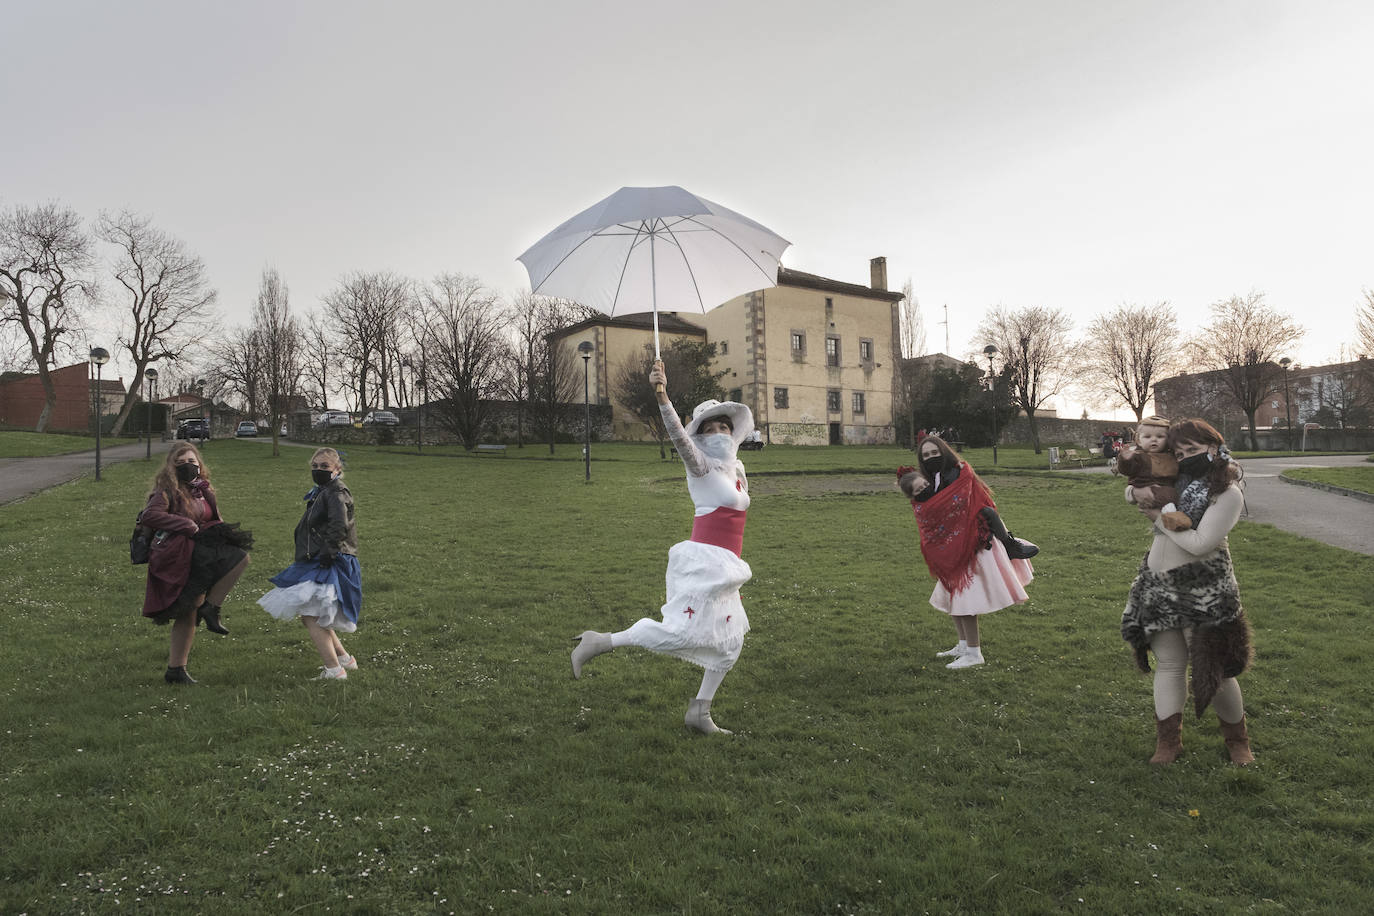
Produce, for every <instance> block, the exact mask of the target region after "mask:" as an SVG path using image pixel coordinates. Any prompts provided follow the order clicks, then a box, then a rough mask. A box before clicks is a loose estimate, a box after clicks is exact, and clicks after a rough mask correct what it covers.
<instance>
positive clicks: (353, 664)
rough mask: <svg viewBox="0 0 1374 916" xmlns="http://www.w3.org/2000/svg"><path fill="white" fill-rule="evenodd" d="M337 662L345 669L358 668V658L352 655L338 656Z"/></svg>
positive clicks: (352, 669)
mask: <svg viewBox="0 0 1374 916" xmlns="http://www.w3.org/2000/svg"><path fill="white" fill-rule="evenodd" d="M339 664H340V665H342V666H343V668H344V670H345V671H357V670H358V660H357V659H356V658H354V657H353V656H352V655H344V656H340V658H339Z"/></svg>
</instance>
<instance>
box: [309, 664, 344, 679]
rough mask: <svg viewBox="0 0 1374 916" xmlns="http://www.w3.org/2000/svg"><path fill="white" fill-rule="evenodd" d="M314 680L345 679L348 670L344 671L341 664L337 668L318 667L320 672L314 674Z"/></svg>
mask: <svg viewBox="0 0 1374 916" xmlns="http://www.w3.org/2000/svg"><path fill="white" fill-rule="evenodd" d="M315 680H317V681H346V680H348V672H347V671H345V670H344V669H343V666H342V665H341V666H339V667H338V668H323V667H322V668H320V673H319V675H318V676H316V678H315Z"/></svg>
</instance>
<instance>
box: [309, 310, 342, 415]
mask: <svg viewBox="0 0 1374 916" xmlns="http://www.w3.org/2000/svg"><path fill="white" fill-rule="evenodd" d="M335 354H336V344H335V342H334V333H333V331H331V329H330V327H329V319H328V318H327V317H325V316H324V315H322V314H320V313H319V312H311V313H310V314H309V315H308V316H306V319H305V324H304V326H303V327H302V328H301V373H302V378H301V382H302V392H301V393H302V394H305V395H306V396H307V397H309V398H310V401H311V403H312V404H314V406H316V407H319V408H320V409H325V408H327V407H329V380H330V377H331V373H330V367H331V366H332V365H333V363H332V362H331V358H332V356H333V355H335Z"/></svg>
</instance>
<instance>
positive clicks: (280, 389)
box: [253, 267, 302, 457]
mask: <svg viewBox="0 0 1374 916" xmlns="http://www.w3.org/2000/svg"><path fill="white" fill-rule="evenodd" d="M253 336H254V337H256V338H257V340H258V343H259V354H260V356H261V360H262V363H261V364H262V380H263V383H264V385H265V387H266V395H267V397H266V407H267V422H268V425H270V426H271V427H272V455H273V456H274V457H275V456H277V455H279V454H280V453H281V447H280V443H279V442H278V432H279V431H280V429H281V424H282V420H284V419H285V418H286V414H287V411H288V410H289V409H290V404H291V401H292V400H294V399H295V397H296V394H297V392H298V391H299V390H300V382H301V374H302V371H301V350H302V345H301V331H300V327H299V326H298V325H297V323H296V319H295V318H294V317H293V316H292V315H291V295H290V292H289V291H288V290H287V287H286V283H285V282H284V281H283V280H282V278H281V275H280V274H278V273H277V271H276V270H274V269H273V268H270V267H269V268H266V269H264V270H263V272H262V280H261V281H260V282H259V284H258V300H257V302H256V303H255V304H254V306H253Z"/></svg>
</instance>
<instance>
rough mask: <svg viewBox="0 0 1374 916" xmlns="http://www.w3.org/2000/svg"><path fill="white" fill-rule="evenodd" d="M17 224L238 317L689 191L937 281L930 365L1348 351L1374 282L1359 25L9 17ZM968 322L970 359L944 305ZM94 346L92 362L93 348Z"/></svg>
mask: <svg viewBox="0 0 1374 916" xmlns="http://www.w3.org/2000/svg"><path fill="white" fill-rule="evenodd" d="M0 19H3V22H4V29H5V32H6V33H7V35H8V38H7V40H6V41H5V43H4V46H5V49H4V52H3V54H0V112H3V113H4V123H5V127H4V128H3V133H4V136H0V206H3V207H11V206H14V205H16V204H37V203H42V202H45V201H48V200H58V201H60V202H62V203H64V204H67V205H69V206H71V207H73V208H75V209H76V210H78V211H79V212H81V213H82V214H83V215H85V216H87V217H88V218H94V217H95V216H96V215H97V214H98V213H99V211H101V210H102V209H111V210H115V209H119V208H124V207H128V208H132V209H134V210H137V211H140V212H143V213H146V214H148V215H150V216H152V217H153V218H154V220H155V222H156V224H157V225H158V226H160V227H161V228H163V229H165V230H167V231H169V232H171V233H173V234H174V235H176V236H178V237H180V238H181V239H183V240H184V241H185V242H186V243H187V244H188V245H189V246H190V247H191V248H192V249H193V250H195V251H196V252H198V253H199V254H201V256H202V257H203V258H204V259H205V261H206V263H207V265H208V267H209V271H210V276H211V280H212V282H213V283H214V285H215V286H216V287H217V288H218V290H219V292H220V297H221V305H222V308H223V310H224V312H225V314H226V316H227V318H228V321H229V322H230V323H244V322H246V320H247V315H248V312H249V308H250V306H251V302H252V299H253V297H254V295H255V293H256V289H257V283H258V278H259V276H260V274H261V271H262V269H263V267H264V266H267V265H271V266H274V267H276V268H277V269H278V270H279V271H280V272H281V274H282V275H283V277H284V278H285V280H286V282H287V283H288V284H289V286H290V290H291V297H292V304H293V306H294V307H295V309H296V310H298V311H300V312H305V311H309V310H311V309H313V308H315V307H316V306H317V303H318V301H319V298H320V297H321V296H322V295H323V294H324V293H325V292H326V291H327V290H328V289H329V288H330V287H331V286H333V284H334V283H335V282H336V280H337V279H338V277H339V276H340V275H341V274H343V273H345V272H348V271H351V270H393V271H396V272H399V273H403V274H406V275H410V276H414V277H417V278H429V277H432V276H433V275H435V274H437V273H440V272H447V271H454V272H461V273H466V274H471V275H474V276H476V277H479V278H480V279H481V280H483V281H484V282H485V283H486V284H487V285H489V286H491V287H493V288H494V289H496V290H498V291H500V292H502V293H504V294H507V295H509V294H513V293H515V292H516V291H517V290H518V289H520V288H522V287H524V286H527V285H528V278H527V277H526V275H525V273H524V269H523V268H522V267H521V266H520V265H519V264H518V263H517V262H516V261H515V257H516V256H517V255H518V254H520V253H521V252H522V251H524V249H525V248H526V247H528V246H529V245H530V244H531V243H533V242H534V241H535V240H537V239H538V238H539V237H540V236H542V235H543V234H544V233H545V232H547V231H548V230H549V229H551V228H553V227H554V226H555V225H557V224H558V223H560V222H562V221H563V220H564V219H566V218H567V217H569V216H571V215H572V214H573V213H575V212H577V211H578V210H581V209H583V208H584V207H586V206H588V205H590V204H592V203H593V202H595V201H597V200H599V199H600V198H602V197H604V196H606V195H607V194H609V193H611V192H612V191H614V190H615V189H617V188H619V187H621V186H624V185H666V184H678V185H682V186H683V187H685V188H687V189H688V190H690V191H694V192H696V193H698V194H701V195H702V196H704V197H708V198H711V199H712V200H715V201H717V202H719V203H722V204H724V205H726V206H728V207H730V208H732V209H735V210H738V211H740V212H742V213H744V214H746V215H748V216H750V217H752V218H754V219H756V220H758V221H759V222H761V223H763V224H764V225H766V226H768V227H769V228H771V229H773V230H774V231H776V232H777V233H779V234H780V235H782V236H784V237H786V238H788V239H789V240H791V241H792V243H793V247H792V248H791V249H789V251H788V252H787V254H786V255H785V256H784V257H783V263H784V264H786V265H787V266H789V267H792V268H795V269H798V270H803V271H808V272H811V273H817V274H822V275H824V276H828V277H833V278H835V279H837V280H845V281H850V282H856V283H865V284H866V283H867V282H868V259H869V258H871V257H873V256H875V255H884V256H886V257H887V259H888V275H889V279H890V283H891V286H892V287H893V288H894V289H900V288H901V285H902V283H903V282H904V281H905V280H906V279H907V278H910V279H911V282H912V284H913V287H914V289H915V292H916V295H917V298H918V299H919V301H920V302H921V304H922V307H923V309H924V312H925V315H926V321H927V330H928V337H929V346H928V349H929V350H931V351H943V350H946V349H948V351H949V352H951V353H952V354H954V355H956V356H965V355H967V354H968V353H970V352H971V351H973V350H981V347H982V343H983V342H982V341H981V340H975V339H974V329H975V328H976V326H977V324H978V322H979V320H980V319H981V318H982V316H983V314H984V312H985V310H986V309H987V308H988V307H989V306H992V305H997V304H1002V305H1006V306H1010V307H1020V306H1028V305H1045V306H1051V307H1058V308H1064V309H1067V310H1069V311H1070V312H1071V313H1072V314H1073V315H1074V317H1075V320H1076V321H1078V322H1079V324H1080V326H1086V325H1087V323H1088V322H1089V321H1091V319H1092V318H1093V317H1094V316H1095V315H1097V314H1099V313H1101V312H1103V311H1105V310H1107V309H1110V308H1112V307H1114V306H1116V305H1119V304H1122V303H1130V304H1153V303H1157V302H1161V301H1168V302H1170V303H1171V304H1172V305H1173V307H1174V308H1175V309H1176V310H1177V311H1178V313H1179V316H1180V318H1181V321H1182V324H1183V326H1184V328H1185V329H1191V328H1193V327H1195V326H1196V325H1197V324H1199V323H1200V322H1201V321H1202V320H1203V319H1204V318H1205V317H1206V312H1207V306H1208V305H1209V304H1211V303H1212V302H1215V301H1217V300H1219V299H1224V298H1227V297H1229V296H1231V295H1234V294H1244V293H1248V292H1250V291H1251V290H1259V291H1262V292H1264V293H1265V294H1266V295H1267V299H1268V301H1269V303H1270V304H1271V305H1273V306H1274V307H1275V308H1277V309H1279V310H1282V311H1285V312H1288V313H1290V314H1292V315H1294V316H1295V317H1296V318H1297V319H1298V320H1299V322H1300V323H1301V324H1302V325H1303V326H1304V327H1305V328H1307V330H1308V336H1307V340H1306V343H1305V344H1304V345H1303V347H1302V348H1301V350H1300V352H1298V353H1295V354H1294V357H1295V358H1296V359H1297V360H1298V361H1299V362H1302V363H1304V364H1317V363H1321V362H1329V361H1333V360H1334V359H1335V358H1336V356H1337V351H1338V347H1339V346H1340V345H1341V344H1342V343H1345V342H1347V341H1348V340H1349V339H1350V336H1351V333H1352V330H1353V325H1354V319H1353V313H1354V309H1355V306H1356V304H1357V303H1358V302H1359V301H1360V298H1361V290H1362V288H1364V287H1374V219H1372V218H1371V214H1374V171H1372V170H1371V165H1370V163H1371V155H1374V77H1371V73H1370V70H1369V60H1370V53H1371V52H1370V48H1371V47H1374V3H1369V2H1367V0H1349V2H1341V0H1303V2H1297V0H1293V2H1276V0H1223V2H1197V0H1186V2H1184V0H1155V2H1143V0H1141V2H1113V0H1042V2H1036V3H1013V2H1000V3H993V2H962V3H954V2H948V0H942V2H928V0H901V2H891V3H888V2H863V0H860V2H855V3H848V4H837V3H835V2H833V0H826V2H820V0H789V2H786V3H782V2H773V0H753V2H746V0H728V2H716V0H694V2H692V3H679V4H668V3H654V2H648V0H637V2H622V0H591V2H587V3H566V2H555V0H550V2H520V0H500V2H498V0H492V2H484V3H461V2H438V0H435V2H405V0H389V2H386V3H380V2H378V3H358V2H308V3H307V2H291V0H275V2H253V0H250V2H241V0H236V2H233V3H220V2H196V0H189V2H188V0H176V2H147V0H126V2H121V3H109V2H104V0H100V2H96V0H90V2H70V0H45V2H43V3H23V2H19V0H4V3H3V17H0ZM945 306H948V314H949V323H948V328H947V330H948V335H949V346H948V348H946V346H945V334H946V327H945V326H944V325H942V324H940V323H939V322H941V321H942V320H943V319H944V314H945V310H944V307H945ZM96 343H100V341H96Z"/></svg>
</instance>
